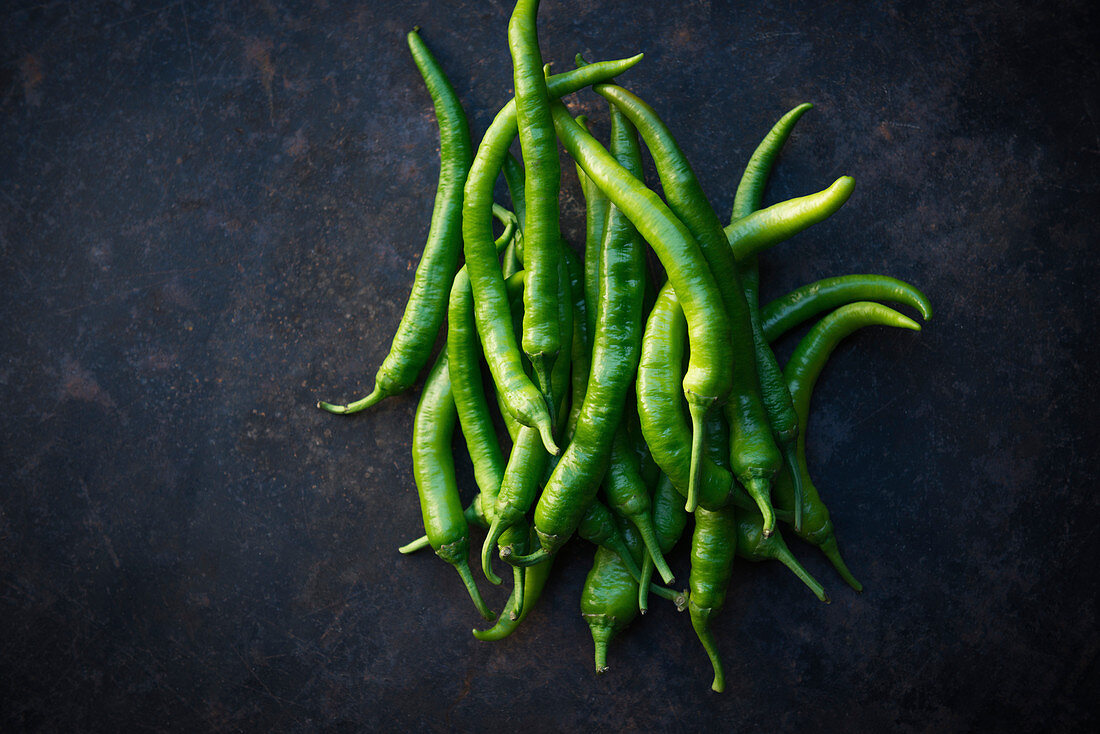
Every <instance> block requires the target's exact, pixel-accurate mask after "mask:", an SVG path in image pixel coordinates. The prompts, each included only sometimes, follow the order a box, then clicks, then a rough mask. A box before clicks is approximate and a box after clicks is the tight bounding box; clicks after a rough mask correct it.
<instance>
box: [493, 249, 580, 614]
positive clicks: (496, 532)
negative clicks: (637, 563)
mask: <svg viewBox="0 0 1100 734" xmlns="http://www.w3.org/2000/svg"><path fill="white" fill-rule="evenodd" d="M559 270H561V278H562V280H563V287H564V288H565V289H566V290H565V298H564V299H558V302H559V304H561V309H562V314H561V316H563V317H562V318H559V319H558V323H559V325H560V326H561V327H562V328H567V329H569V330H570V332H571V331H572V313H571V312H572V302H571V299H570V298H569V296H568V292H569V291H568V275H567V274H566V273H565V265H564V263H561V264H560V266H559ZM506 285H507V289H508V291H510V293H511V296H512V302H513V305H514V307H515V309H516V313H515V314H513V318H512V319H510V322H511V321H513V320H514V319H515V317H517V316H518V315H519V310H520V309H521V308H522V296H521V291H522V290H524V289H525V288H526V271H520V272H519V273H516V274H515V275H513V276H512V277H511V278H509V279H508V282H507V284H506ZM509 309H510V310H511V309H512V306H510V307H509ZM567 309H568V310H569V312H570V313H569V316H568V318H565V317H564V314H565V311H566V310H567ZM568 377H569V361H568V360H561V359H559V360H557V363H556V364H555V367H554V370H553V377H552V379H553V381H554V382H555V383H556V384H555V393H556V394H558V395H561V396H563V398H564V397H567V396H568V391H567V390H565V382H566V380H568ZM497 397H498V400H499V399H501V396H500V395H499V394H498V396H497ZM506 422H507V421H506ZM509 430H510V431H512V430H516V427H515V426H509ZM549 458H550V457H549V456H548V455H547V453H546V451H545V446H544V444H543V442H542V439H541V437H540V436H539V432H538V431H537V430H535V429H533V428H530V427H528V426H521V427H519V428H518V432H517V433H516V435H515V436H514V438H513V445H512V453H511V454H510V455H509V457H508V464H507V467H506V468H505V470H504V478H503V481H502V482H501V485H500V492H499V494H498V495H497V499H496V504H495V505H494V506H493V512H492V513H491V514H492V517H491V518H490V525H489V531H488V533H487V534H486V536H485V541H484V543H483V545H482V547H481V567H482V571H483V572H484V574H485V577H486V578H487V579H488V580H489V581H490V582H491V583H493V584H499V583H500V577H498V576H497V575H496V574H495V573H493V570H492V551H493V548H494V547H499V548H500V549H501V551H502V552H503V551H504V550H505V549H506V548H509V547H510V546H511V545H512V544H513V543H516V542H519V541H520V540H523V539H524V536H523V534H524V533H526V532H527V521H526V514H527V510H528V509H530V507H531V504H532V503H533V502H534V500H535V495H536V494H537V492H538V485H539V482H540V481H541V480H542V478H543V475H544V473H545V471H546V466H547V462H548V461H549ZM508 552H509V553H511V550H509V551H508ZM513 573H514V574H515V573H517V572H515V571H513ZM520 593H522V592H520ZM521 605H522V602H521Z"/></svg>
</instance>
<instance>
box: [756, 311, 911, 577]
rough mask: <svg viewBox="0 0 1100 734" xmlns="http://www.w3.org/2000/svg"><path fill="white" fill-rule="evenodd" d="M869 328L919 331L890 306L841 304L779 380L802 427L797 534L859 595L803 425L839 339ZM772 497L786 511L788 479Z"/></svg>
mask: <svg viewBox="0 0 1100 734" xmlns="http://www.w3.org/2000/svg"><path fill="white" fill-rule="evenodd" d="M873 324H881V325H883V326H896V327H898V328H902V329H912V330H913V331H920V324H918V323H917V322H915V321H913V320H912V319H910V318H909V317H908V316H904V315H902V314H900V313H898V312H897V311H895V310H893V309H891V308H887V307H886V306H883V305H881V304H878V303H866V302H859V303H851V304H848V305H847V306H841V307H840V308H838V309H837V310H836V311H833V312H832V313H831V314H829V315H828V316H826V317H825V318H823V319H822V320H821V321H819V322H818V323H817V324H815V325H814V327H813V328H812V329H810V332H809V333H808V334H806V336H805V337H803V338H802V341H800V342H799V343H798V347H797V348H796V349H795V351H794V354H792V355H791V358H790V360H789V361H788V362H787V366H786V367H784V368H783V376H784V378H786V380H787V387H788V388H790V391H791V397H792V398H793V399H794V408H795V411H797V412H798V419H799V422H800V423H801V424H802V426H803V430H802V434H801V435H800V436H799V438H798V468H799V471H800V472H802V475H803V476H802V483H803V487H804V495H803V502H804V505H805V513H804V516H803V521H802V530H801V531H799V532H798V535H799V537H801V538H802V539H803V540H806V541H808V542H810V543H812V544H813V545H816V546H817V547H819V548H820V549H821V550H822V552H824V553H825V556H826V557H827V558H828V559H829V560H830V561H831V562H832V564H833V566H834V567H836V570H837V572H838V573H839V574H840V575H841V577H842V578H843V579H844V580H845V581H846V582H847V583H848V584H849V585H850V586H851V587H852V588H853V589H855V590H856V591H862V589H863V585H862V584H860V583H859V581H857V580H856V579H855V577H853V576H852V574H851V572H850V571H849V570H848V567H847V565H845V563H844V561H843V559H842V558H841V556H840V551H839V550H838V549H837V543H836V535H835V533H834V532H833V523H832V520H831V519H830V518H829V510H828V509H827V508H826V507H825V504H824V503H823V502H822V501H821V497H820V495H819V494H818V492H817V488H816V487H815V486H814V483H813V482H812V481H811V480H810V477H809V472H808V471H807V469H806V429H805V426H806V422H807V419H808V417H809V413H810V396H811V395H812V394H813V389H814V384H815V383H816V382H817V377H818V375H820V374H821V369H822V368H823V367H824V366H825V362H827V361H828V359H829V355H830V354H832V352H833V350H834V349H835V348H836V346H837V344H839V343H840V341H841V340H842V339H844V337H846V336H848V335H849V334H851V333H852V332H854V331H856V330H857V329H859V328H861V327H863V326H870V325H873ZM776 498H777V503H778V504H780V505H781V506H783V507H788V508H789V507H790V506H791V504H792V501H793V500H792V487H791V478H790V476H788V475H787V472H784V473H783V474H782V475H781V476H780V481H779V482H778V483H777V484H776Z"/></svg>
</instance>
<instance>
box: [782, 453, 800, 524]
mask: <svg viewBox="0 0 1100 734" xmlns="http://www.w3.org/2000/svg"><path fill="white" fill-rule="evenodd" d="M781 450H782V452H783V462H784V463H785V464H786V465H787V471H789V472H790V473H791V486H792V488H793V489H794V522H793V523H792V524H793V525H794V531H795V532H796V533H801V532H802V502H803V500H802V497H803V494H802V471H801V469H799V467H798V450H797V448H796V447H795V445H794V444H793V443H784V444H783V446H782V449H781Z"/></svg>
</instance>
